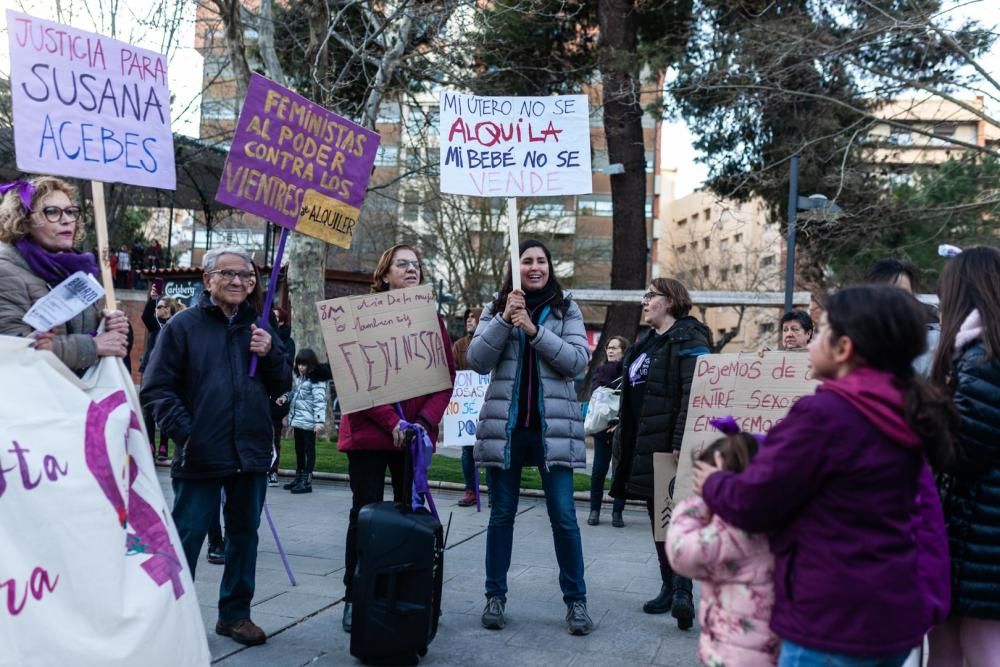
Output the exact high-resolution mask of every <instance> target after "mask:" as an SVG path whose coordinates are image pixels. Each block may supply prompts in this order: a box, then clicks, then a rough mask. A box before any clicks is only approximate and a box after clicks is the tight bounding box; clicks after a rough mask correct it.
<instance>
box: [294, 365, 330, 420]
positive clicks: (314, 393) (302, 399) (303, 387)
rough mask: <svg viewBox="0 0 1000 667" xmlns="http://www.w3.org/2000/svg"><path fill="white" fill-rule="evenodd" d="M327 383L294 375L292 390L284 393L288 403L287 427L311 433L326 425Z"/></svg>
mask: <svg viewBox="0 0 1000 667" xmlns="http://www.w3.org/2000/svg"><path fill="white" fill-rule="evenodd" d="M326 386H327V383H326V382H325V381H322V380H318V379H316V378H313V377H303V376H301V375H296V376H295V378H294V379H293V381H292V389H291V391H289V392H286V393H285V395H284V396H285V400H286V401H288V402H289V404H290V406H291V407H290V409H289V411H288V425H289V426H291V427H292V428H299V429H304V430H307V431H311V430H313V429H314V428H316V427H317V426H322V425H323V424H325V423H326Z"/></svg>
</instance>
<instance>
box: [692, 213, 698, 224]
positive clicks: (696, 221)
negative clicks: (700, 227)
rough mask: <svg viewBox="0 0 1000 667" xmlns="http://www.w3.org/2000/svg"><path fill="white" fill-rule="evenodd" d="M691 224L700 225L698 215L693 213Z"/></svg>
mask: <svg viewBox="0 0 1000 667" xmlns="http://www.w3.org/2000/svg"><path fill="white" fill-rule="evenodd" d="M691 222H693V223H695V224H698V214H697V213H692V214H691Z"/></svg>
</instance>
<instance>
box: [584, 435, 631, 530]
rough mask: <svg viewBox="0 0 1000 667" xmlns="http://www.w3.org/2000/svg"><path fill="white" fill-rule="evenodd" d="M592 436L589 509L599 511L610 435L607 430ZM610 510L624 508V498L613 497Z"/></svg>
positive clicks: (615, 510) (609, 452)
mask: <svg viewBox="0 0 1000 667" xmlns="http://www.w3.org/2000/svg"><path fill="white" fill-rule="evenodd" d="M593 438H594V467H593V470H591V472H590V509H591V511H592V512H599V511H600V509H601V501H602V500H604V480H605V479H607V477H608V469H609V468H610V467H611V436H610V435H609V434H608V432H607V431H605V432H603V433H598V434H597V435H595V436H593ZM611 509H612V511H614V512H621V511H622V510H623V509H625V499H624V498H615V502H614V504H613V505H612V506H611Z"/></svg>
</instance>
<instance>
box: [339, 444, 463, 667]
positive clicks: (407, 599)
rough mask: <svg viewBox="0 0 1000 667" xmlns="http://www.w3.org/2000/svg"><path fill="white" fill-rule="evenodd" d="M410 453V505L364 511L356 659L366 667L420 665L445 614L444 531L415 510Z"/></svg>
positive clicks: (354, 642) (360, 515)
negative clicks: (443, 604) (443, 591)
mask: <svg viewBox="0 0 1000 667" xmlns="http://www.w3.org/2000/svg"><path fill="white" fill-rule="evenodd" d="M404 449H405V450H406V451H407V456H406V461H405V462H404V470H405V471H406V472H407V474H406V476H405V478H404V480H403V488H404V492H403V495H404V502H402V503H399V504H395V503H388V502H385V503H374V504H371V505H367V506H365V507H363V508H362V509H361V511H360V512H359V513H358V542H357V544H358V566H357V569H356V570H355V573H354V594H353V598H354V612H353V624H352V626H351V655H353V656H354V657H356V658H359V659H360V660H361V661H362V662H364V663H366V664H390V665H406V664H417V662H418V661H419V657H420V656H424V655H426V654H427V647H428V645H429V644H430V643H431V640H433V639H434V635H435V634H437V627H438V617H439V616H440V615H441V585H442V581H443V576H444V532H443V530H442V527H441V522H440V521H438V520H437V519H435V518H434V516H433V515H432V514H431V513H430V512H428V511H427V510H426V509H423V508H420V509H417V510H415V511H414V510H412V509H411V502H410V496H411V490H412V481H411V471H412V463H411V461H410V457H409V455H408V452H409V447H406V448H404Z"/></svg>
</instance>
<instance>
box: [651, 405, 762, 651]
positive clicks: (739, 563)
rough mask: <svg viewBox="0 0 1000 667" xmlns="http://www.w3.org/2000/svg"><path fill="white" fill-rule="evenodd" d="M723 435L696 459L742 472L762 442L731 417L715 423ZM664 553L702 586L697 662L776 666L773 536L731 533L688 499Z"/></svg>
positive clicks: (719, 519)
mask: <svg viewBox="0 0 1000 667" xmlns="http://www.w3.org/2000/svg"><path fill="white" fill-rule="evenodd" d="M709 423H710V424H711V425H712V426H713V427H715V428H716V429H718V430H719V431H721V432H722V433H724V434H725V436H724V437H722V438H719V439H718V440H716V441H715V442H714V443H712V444H711V445H709V446H708V447H706V448H705V449H704V450H703V451H702V452H701V453H700V454H699V455H698V460H699V461H704V462H706V463H712V464H714V465H716V466H718V467H719V468H720V469H722V470H728V471H730V472H734V473H735V472H741V471H743V470H744V469H745V468H746V467H747V465H748V464H749V463H750V460H751V459H752V458H753V457H754V456H755V455H756V454H757V439H756V438H755V437H754V436H753V435H751V434H749V433H746V432H743V431H740V427H739V425H737V423H736V420H735V419H733V418H732V417H727V418H725V419H713V420H711V421H710V422H709ZM665 548H666V550H667V556H668V557H669V558H670V566H671V567H672V568H673V569H674V572H676V573H677V574H679V575H682V576H685V577H689V578H691V579H697V580H698V581H700V582H701V584H702V587H701V603H700V605H699V607H698V622H699V623H700V624H701V636H700V637H699V638H698V658H699V659H700V660H701V664H703V665H706V666H707V667H715V666H716V665H734V666H737V665H738V666H739V667H771V665H775V664H777V662H778V647H779V645H780V643H781V642H780V640H779V639H778V638H777V637H776V636H775V635H774V633H773V632H771V630H770V628H769V627H768V623H769V622H770V620H771V608H772V607H773V606H774V556H772V555H771V549H770V547H769V546H768V544H767V536H766V535H762V534H752V533H747V532H746V531H743V530H740V529H739V528H736V527H734V526H730V525H729V524H728V523H726V522H725V520H723V519H722V517H720V516H719V515H718V514H713V513H712V511H711V510H710V509H708V506H707V505H705V501H704V500H702V499H701V497H700V496H689V497H688V498H685V499H684V500H682V501H681V502H680V503H679V504H678V505H677V507H676V508H674V511H673V515H672V516H671V519H670V527H669V528H668V529H667V541H666V545H665Z"/></svg>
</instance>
